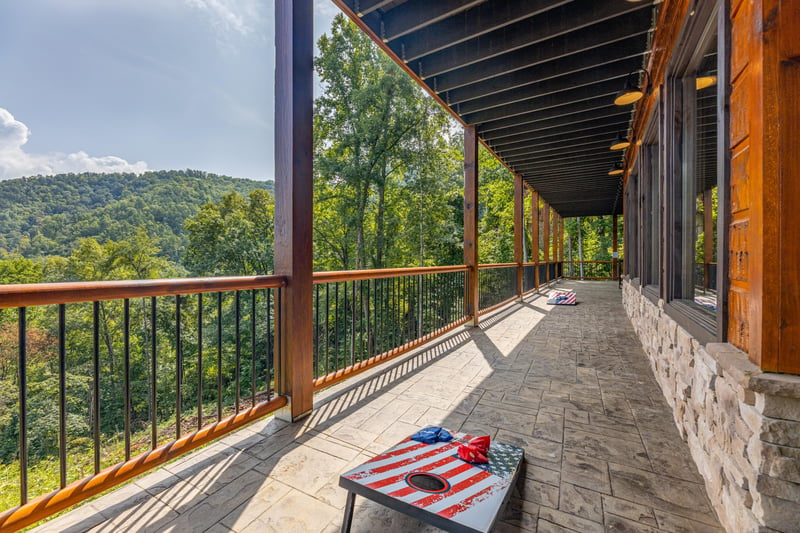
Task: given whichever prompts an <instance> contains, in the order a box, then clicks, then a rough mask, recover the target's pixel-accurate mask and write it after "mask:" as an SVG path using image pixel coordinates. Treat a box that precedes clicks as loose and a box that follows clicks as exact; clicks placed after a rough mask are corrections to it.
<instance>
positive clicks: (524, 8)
mask: <svg viewBox="0 0 800 533" xmlns="http://www.w3.org/2000/svg"><path fill="white" fill-rule="evenodd" d="M568 1H571V0H557V2H553V1H552V0H493V1H492V2H482V3H480V4H479V5H478V6H476V7H473V8H472V9H470V10H468V11H465V12H463V13H461V14H459V16H458V17H452V18H449V19H446V20H442V21H439V22H437V23H435V24H432V25H430V26H428V27H426V28H424V29H423V30H420V31H417V32H415V33H414V35H409V36H408V37H405V38H403V39H400V40H399V41H398V42H397V43H392V46H393V47H402V48H403V49H404V50H405V53H406V57H405V59H406V61H414V60H415V59H419V58H420V57H422V56H424V55H428V54H432V53H434V52H438V51H439V50H442V49H444V48H447V47H448V46H453V45H454V44H457V43H462V42H464V41H467V40H469V39H472V38H475V37H478V36H480V35H484V34H486V33H489V32H492V31H495V30H497V29H500V28H502V27H504V26H508V25H509V24H513V23H515V22H519V21H520V20H523V19H526V18H530V17H533V16H535V15H538V14H540V13H542V12H544V11H547V10H549V9H552V8H554V7H557V6H558V5H560V4H566V3H567V2H568Z"/></svg>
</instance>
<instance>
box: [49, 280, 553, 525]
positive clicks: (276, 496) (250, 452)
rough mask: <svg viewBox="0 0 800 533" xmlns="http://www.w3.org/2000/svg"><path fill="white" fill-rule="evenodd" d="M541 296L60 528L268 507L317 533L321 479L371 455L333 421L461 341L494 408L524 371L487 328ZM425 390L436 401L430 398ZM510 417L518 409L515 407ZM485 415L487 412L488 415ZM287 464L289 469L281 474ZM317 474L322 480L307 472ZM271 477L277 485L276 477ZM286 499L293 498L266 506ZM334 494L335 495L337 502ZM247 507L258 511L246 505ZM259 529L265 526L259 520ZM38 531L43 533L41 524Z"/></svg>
mask: <svg viewBox="0 0 800 533" xmlns="http://www.w3.org/2000/svg"><path fill="white" fill-rule="evenodd" d="M545 292H546V291H545ZM545 299H546V294H539V293H529V294H528V295H526V296H525V297H524V299H523V301H522V302H514V303H512V304H510V305H508V306H506V307H502V308H500V309H498V310H496V311H494V312H492V313H489V314H487V315H485V316H483V317H482V318H481V327H480V328H458V329H456V330H454V331H453V332H450V333H448V334H446V335H444V336H443V337H440V338H438V339H436V340H435V341H433V342H432V343H429V344H427V345H425V346H423V347H421V348H419V349H417V350H415V351H412V352H411V353H410V354H408V355H405V356H402V357H401V358H399V359H398V360H396V361H393V362H391V363H388V364H387V365H383V366H380V367H377V368H375V369H373V370H371V371H367V372H365V373H364V374H361V375H359V376H357V377H356V378H353V379H352V380H349V381H347V382H344V383H341V384H339V385H336V386H334V387H331V388H330V389H329V390H326V391H323V392H321V393H320V394H319V396H318V398H317V400H316V402H315V410H314V412H313V413H312V414H311V416H310V417H309V418H308V419H307V420H305V421H304V422H302V423H298V424H287V423H285V422H282V421H280V420H278V419H275V418H270V419H268V420H265V421H260V422H257V423H255V424H253V425H251V426H249V427H248V428H245V429H244V430H240V431H238V432H236V433H234V434H231V435H229V436H226V437H224V438H223V439H221V440H219V441H217V442H216V443H213V444H211V445H209V446H208V447H207V448H205V449H204V450H203V451H201V452H197V453H195V454H192V455H190V456H187V457H183V458H180V459H178V460H176V461H175V462H173V463H171V464H168V465H166V466H165V467H163V468H161V469H160V470H158V471H156V472H154V473H152V474H150V475H147V476H144V477H142V478H140V479H138V480H137V481H135V482H134V483H132V484H129V485H127V486H125V487H123V488H121V489H119V490H117V491H115V492H114V493H112V494H111V495H110V496H108V497H106V498H105V499H103V500H98V501H96V502H94V503H88V504H87V507H88V508H87V510H89V511H96V512H93V513H92V514H90V515H84V516H83V518H81V519H79V520H78V521H76V522H75V523H72V524H68V525H66V527H65V525H64V523H63V522H61V523H59V524H58V528H59V529H58V530H59V531H75V532H77V531H86V530H89V529H92V528H95V529H93V531H109V532H110V531H114V532H117V531H168V530H172V531H195V530H205V528H207V527H211V526H212V525H214V524H215V523H216V522H219V521H222V522H223V523H222V525H223V526H224V527H232V526H233V525H235V524H245V523H255V522H254V521H258V520H262V521H263V520H264V517H263V516H261V517H260V518H259V516H260V513H261V512H263V510H264V509H266V508H270V509H275V512H276V513H277V514H276V515H275V516H271V517H270V524H272V526H275V525H277V524H281V526H280V527H281V528H283V529H284V530H297V531H301V530H313V529H318V530H321V529H323V528H324V527H325V525H326V523H327V521H330V520H331V519H332V518H334V517H335V513H339V512H340V511H339V507H341V505H340V504H341V503H343V497H344V494H343V493H344V491H341V490H339V489H338V487H337V486H336V484H335V483H336V479H337V475H335V474H333V475H332V476H331V475H328V474H330V471H329V470H330V469H331V468H333V470H332V471H334V472H341V471H344V466H345V465H347V464H350V463H351V462H352V461H357V462H363V460H366V458H367V457H368V456H365V455H364V453H365V452H364V450H363V449H358V447H357V446H355V445H353V444H352V437H353V436H350V437H349V438H339V437H338V436H337V432H336V431H337V430H338V425H339V423H340V422H342V421H345V420H347V419H348V418H350V417H352V416H357V414H358V413H372V412H374V411H375V410H374V409H372V405H371V404H373V403H374V402H376V401H378V400H379V399H380V398H382V397H383V396H384V395H385V394H386V393H394V394H395V395H396V396H398V397H401V396H402V395H403V393H404V391H405V390H406V389H407V388H408V387H409V386H411V385H412V384H413V383H415V382H416V381H417V380H419V379H425V377H424V376H423V372H424V371H425V370H427V369H429V368H431V367H432V365H434V364H435V363H437V362H439V361H442V360H444V359H445V358H447V357H448V356H451V355H458V354H459V353H460V350H462V349H464V347H465V346H466V345H468V344H474V346H475V349H477V350H478V352H479V353H480V354H481V356H482V358H483V360H484V362H485V363H486V364H485V366H484V368H483V369H482V370H481V371H479V372H477V373H476V375H475V378H474V382H475V384H476V386H480V387H481V389H482V390H486V391H487V392H486V393H485V394H486V395H487V396H486V397H485V398H483V400H482V402H483V403H486V404H487V405H489V406H491V404H492V401H491V400H492V395H498V397H497V405H498V410H499V409H500V401H499V400H500V398H501V397H502V389H503V387H504V386H505V385H504V384H505V382H506V380H508V379H509V376H511V375H513V374H520V375H523V374H524V372H521V373H520V371H522V370H527V367H525V368H522V367H523V366H525V364H526V363H525V361H524V360H520V361H518V360H517V358H516V357H514V355H515V352H514V350H517V349H518V348H514V349H512V350H510V351H506V352H504V351H503V350H501V349H499V348H498V346H497V345H496V344H495V343H494V342H493V340H492V338H491V332H492V330H493V329H494V328H495V327H497V326H498V325H500V324H502V323H503V321H504V320H507V319H509V318H511V317H513V316H514V315H515V314H517V313H520V312H523V311H530V310H534V311H536V312H537V313H541V314H542V315H546V314H547V313H548V312H549V311H550V310H551V309H550V308H546V307H541V304H542V303H543V302H544V301H545ZM538 327H539V324H538V323H537V324H533V325H531V328H530V330H529V331H528V332H527V333H526V334H525V336H524V338H525V339H528V338H529V337H530V336H531V335H535V334H536V330H537V328H538ZM444 388H446V387H444ZM432 394H433V395H435V392H433V393H432ZM462 404H463V407H460V408H459V407H456V408H455V409H453V410H451V411H446V410H443V411H442V414H441V416H440V417H438V418H429V419H428V420H426V423H438V424H442V425H445V426H447V427H453V428H455V429H458V428H459V427H460V426H462V424H463V423H464V421H465V420H466V418H467V416H466V415H465V414H464V412H469V411H470V410H471V408H472V407H473V399H472V398H470V397H469V395H467V396H466V397H465V398H464V399H463V400H462ZM390 407H391V406H386V407H384V408H385V409H389V408H390ZM487 409H489V408H487ZM517 411H525V409H524V408H523V407H519V408H517ZM490 412H491V409H489V410H488V411H487V413H490ZM515 416H530V413H528V414H527V415H526V414H525V413H524V412H523V413H517V415H515ZM534 418H535V416H534ZM474 420H475V424H474V425H473V426H471V427H470V426H468V427H465V428H463V429H464V430H468V431H476V432H481V433H484V434H489V435H491V436H492V437H494V436H495V435H496V433H497V429H496V428H493V427H492V425H490V424H489V423H482V422H481V420H483V419H482V418H481V417H480V416H477V417H475V418H474ZM487 422H488V421H487ZM410 426H411V424H408V427H410ZM403 431H406V433H407V430H406V426H401V427H398V432H403ZM368 435H369V436H372V435H371V434H368ZM388 438H389V437H387V439H388ZM397 440H399V438H398V439H397ZM391 444H392V442H386V443H385V445H380V446H379V445H376V448H375V449H374V450H372V451H373V452H375V453H377V452H378V451H379V449H378V448H379V447H383V448H385V447H388V446H389V445H391ZM304 446H311V447H316V448H325V451H326V452H330V453H333V454H334V457H335V460H336V461H338V462H337V465H336V466H335V468H334V467H333V466H331V465H322V464H319V465H317V464H310V463H309V461H310V462H312V463H313V458H311V457H310V456H309V455H308V454H307V453H305V452H304ZM337 454H338V457H336V455H337ZM331 460H332V461H333V460H334V459H331ZM284 463H288V464H284ZM287 468H288V469H289V471H290V472H288V473H287V470H286V469H287ZM292 469H295V470H294V471H292ZM315 469H316V470H319V471H320V472H321V474H320V475H321V476H322V477H324V478H325V479H321V478H320V476H319V475H312V474H310V473H309V472H310V470H315ZM290 474H291V475H294V476H296V479H295V480H293V481H292V484H293V485H294V484H302V483H303V482H304V481H303V480H302V479H301V478H304V476H306V477H308V480H307V482H308V488H307V490H306V491H301V493H305V494H300V495H294V496H292V495H291V494H290V493H292V492H293V491H292V490H291V488H292V487H291V486H290V485H288V484H286V483H284V482H283V481H281V479H282V476H286V475H290ZM275 477H277V478H278V479H274V478H275ZM284 480H285V479H284ZM328 485H330V487H329V488H330V490H328V491H327V493H328V494H330V496H329V501H328V504H329V505H328V506H327V507H325V506H324V504H321V503H319V502H318V500H317V499H314V498H312V497H311V496H310V494H316V493H317V492H318V491H320V490H321V489H323V488H325V487H326V486H328ZM265 487H266V488H265ZM294 488H297V487H294ZM284 498H294V499H292V500H287V501H282V503H281V504H280V505H278V506H273V504H274V503H275V502H277V501H279V500H282V499H284ZM306 498H307V499H306ZM339 498H341V499H342V501H341V502H340V501H339ZM254 503H256V504H257V505H253V504H254ZM304 503H305V504H308V505H316V506H317V509H316V510H315V513H316V512H317V511H319V513H317V514H318V515H319V517H318V518H315V516H316V515H314V516H312V515H313V513H309V515H308V516H289V514H290V513H297V512H298V511H299V510H300V508H302V506H303V505H304ZM101 505H102V507H100V506H101ZM323 507H324V509H322V510H323V511H324V510H327V511H328V514H330V511H331V510H334V511H335V513H334V515H331V516H328V515H326V514H325V512H322V511H320V510H319V509H321V508H323ZM259 509H261V511H259ZM375 512H378V511H375ZM381 512H382V511H381ZM223 517H224V520H223ZM325 517H327V518H325ZM317 520H318V521H320V523H321V522H322V521H325V522H326V523H322V524H321V525H322V527H319V528H317V526H318V525H320V524H318V523H317V522H316V521H317ZM272 526H270V527H272ZM264 529H269V527H267V525H266V524H265V527H264ZM43 530H44V531H47V524H45V525H44V528H43Z"/></svg>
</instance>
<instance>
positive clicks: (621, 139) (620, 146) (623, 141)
mask: <svg viewBox="0 0 800 533" xmlns="http://www.w3.org/2000/svg"><path fill="white" fill-rule="evenodd" d="M630 145H631V141H630V140H629V139H628V138H627V137H626V136H624V135H622V134H619V135H617V138H616V139H615V140H614V142H613V143H611V147H610V148H611V149H612V150H624V149H625V148H627V147H628V146H630Z"/></svg>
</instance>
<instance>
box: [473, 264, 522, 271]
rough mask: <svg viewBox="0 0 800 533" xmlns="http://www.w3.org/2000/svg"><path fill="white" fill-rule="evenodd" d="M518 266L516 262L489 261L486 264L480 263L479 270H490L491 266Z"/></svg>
mask: <svg viewBox="0 0 800 533" xmlns="http://www.w3.org/2000/svg"><path fill="white" fill-rule="evenodd" d="M515 266H517V264H516V263H487V264H485V265H478V270H488V269H490V268H509V267H515Z"/></svg>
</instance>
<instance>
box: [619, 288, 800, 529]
mask: <svg viewBox="0 0 800 533" xmlns="http://www.w3.org/2000/svg"><path fill="white" fill-rule="evenodd" d="M623 303H624V305H625V309H626V311H627V313H628V317H629V318H630V320H631V322H632V323H633V327H634V328H635V330H636V333H637V334H638V335H639V338H640V339H641V341H642V345H643V347H644V351H645V353H646V354H647V356H648V357H649V359H650V363H651V367H652V369H653V373H654V374H655V377H656V379H657V381H658V383H659V384H660V386H661V390H662V392H663V393H664V396H665V397H666V399H667V402H668V403H669V404H670V406H671V407H672V410H673V414H674V418H675V423H676V424H677V426H678V429H679V431H680V432H681V436H682V437H683V438H684V439H685V440H686V441H687V443H688V444H689V448H690V450H691V454H692V458H693V459H694V462H695V463H696V464H697V468H698V470H699V471H700V473H701V474H702V476H703V478H704V479H705V483H706V490H707V491H708V496H709V498H710V499H711V502H712V504H713V505H714V507H715V509H716V511H717V515H718V516H719V519H720V522H721V523H722V524H723V525H724V526H725V528H726V529H727V530H728V531H731V532H737V533H738V532H745V531H773V530H775V531H785V532H800V377H798V376H788V375H783V374H769V373H763V372H761V371H760V370H759V368H758V367H757V366H755V365H753V364H752V363H751V362H750V361H749V360H748V359H747V354H745V353H744V352H742V351H741V350H739V349H737V348H736V347H734V346H733V345H731V344H727V343H709V344H707V345H705V346H702V345H700V343H699V342H698V341H697V340H695V339H694V338H693V337H692V336H691V335H689V333H688V332H687V331H686V330H685V329H683V328H682V327H680V326H679V325H678V324H677V323H676V322H675V321H674V320H673V319H672V318H671V317H670V316H669V315H668V314H667V313H666V312H665V310H664V308H663V302H661V301H660V302H659V304H658V305H657V304H655V303H653V302H652V301H651V300H650V299H649V298H647V297H646V296H645V295H644V294H642V293H641V290H640V288H639V287H638V286H636V285H635V284H632V283H630V282H625V284H624V290H623Z"/></svg>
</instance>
